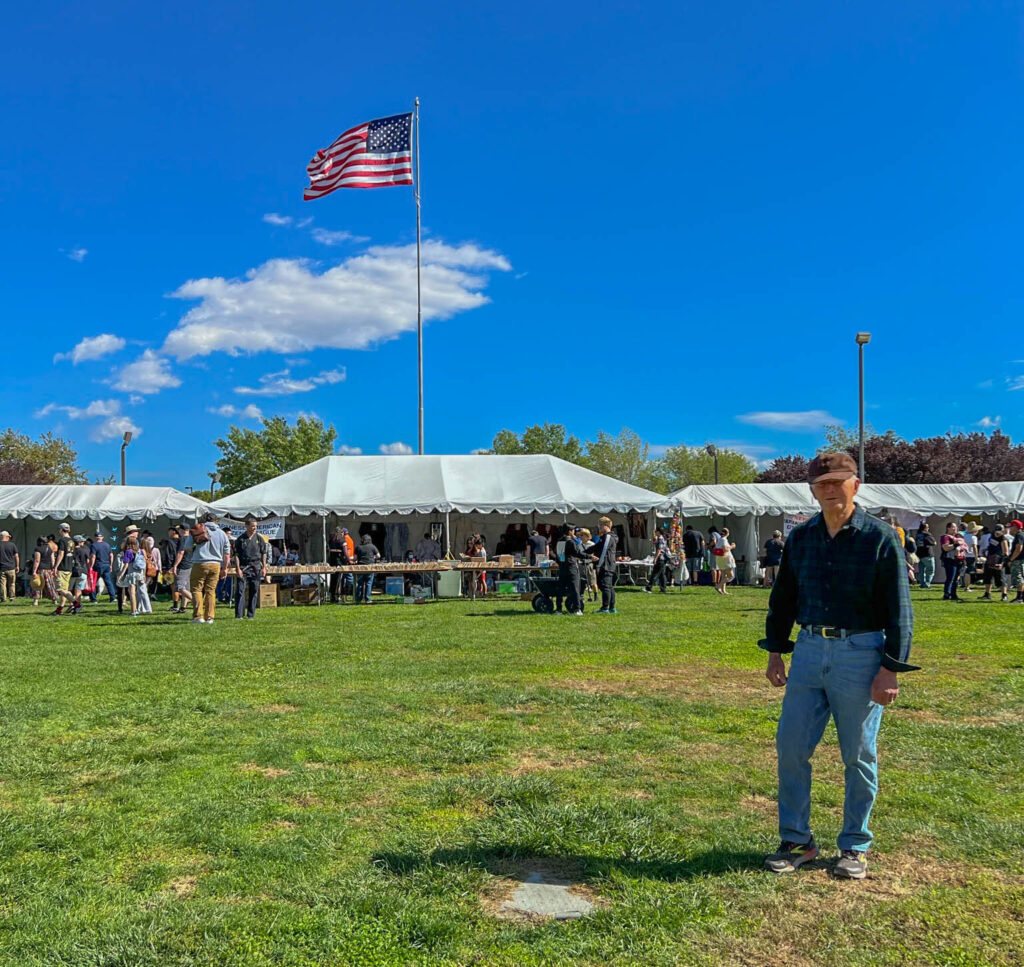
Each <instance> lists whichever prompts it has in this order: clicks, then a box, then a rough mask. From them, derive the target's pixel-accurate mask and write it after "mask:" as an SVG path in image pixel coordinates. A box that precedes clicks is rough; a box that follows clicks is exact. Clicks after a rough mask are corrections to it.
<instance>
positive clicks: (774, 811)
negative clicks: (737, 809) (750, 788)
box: [740, 793, 779, 816]
mask: <svg viewBox="0 0 1024 967" xmlns="http://www.w3.org/2000/svg"><path fill="white" fill-rule="evenodd" d="M740 805H741V806H742V807H743V808H744V809H749V810H751V811H753V812H755V813H759V814H760V815H762V816H776V815H778V809H779V805H778V803H777V802H776V801H775V800H774V799H770V798H769V797H768V796H759V795H757V794H756V793H755V794H754V795H752V796H744V797H743V798H742V799H741V800H740Z"/></svg>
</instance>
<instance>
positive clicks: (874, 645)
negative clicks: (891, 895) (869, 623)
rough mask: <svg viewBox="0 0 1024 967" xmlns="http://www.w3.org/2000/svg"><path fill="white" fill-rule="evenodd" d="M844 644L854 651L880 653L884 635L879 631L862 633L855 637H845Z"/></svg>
mask: <svg viewBox="0 0 1024 967" xmlns="http://www.w3.org/2000/svg"><path fill="white" fill-rule="evenodd" d="M846 642H847V644H848V645H849V646H850V647H851V648H852V649H853V650H854V651H881V650H882V646H883V645H884V644H885V635H883V634H882V632H881V631H862V632H860V633H859V634H856V635H847V638H846Z"/></svg>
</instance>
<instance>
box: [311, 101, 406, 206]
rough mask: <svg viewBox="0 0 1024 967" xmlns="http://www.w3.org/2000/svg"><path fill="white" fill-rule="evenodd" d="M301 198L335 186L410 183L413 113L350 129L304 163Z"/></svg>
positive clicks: (355, 186)
mask: <svg viewBox="0 0 1024 967" xmlns="http://www.w3.org/2000/svg"><path fill="white" fill-rule="evenodd" d="M306 171H307V172H309V187H308V188H307V189H306V190H305V191H304V192H303V194H302V198H303V201H312V200H313V199H314V198H323V196H324V195H329V194H330V193H331V192H332V191H334V190H335V189H336V188H384V187H386V186H388V185H411V184H412V112H410V113H408V114H395V115H393V116H392V117H389V118H377V120H375V121H366V122H365V123H363V124H357V125H356V126H355V127H354V128H349V129H348V130H347V131H346V132H345V133H344V134H342V135H340V136H339V137H338V139H337V140H336V141H335V142H334V144H332V145H331V146H330V147H329V148H322V149H321V150H319V151H317V153H316V154H315V155H313V159H312V160H311V161H310V162H309V164H308V165H306Z"/></svg>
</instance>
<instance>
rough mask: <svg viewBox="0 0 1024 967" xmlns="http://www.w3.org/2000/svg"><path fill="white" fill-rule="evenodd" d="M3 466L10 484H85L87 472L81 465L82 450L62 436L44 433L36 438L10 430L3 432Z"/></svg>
mask: <svg viewBox="0 0 1024 967" xmlns="http://www.w3.org/2000/svg"><path fill="white" fill-rule="evenodd" d="M0 466H3V467H4V470H3V474H4V476H5V477H6V478H9V479H6V480H4V482H6V483H24V484H33V483H35V484H84V483H88V482H89V481H88V479H87V478H86V476H85V473H84V472H83V471H82V470H81V469H80V468H79V466H78V452H77V451H76V450H75V448H74V447H73V446H72V445H71V444H70V443H69V442H68V441H67V440H65V439H63V438H62V437H58V436H54V435H53V434H52V433H44V434H43V435H42V436H41V437H40V438H39V439H38V440H33V439H32V438H31V437H29V436H27V435H26V434H24V433H16V432H15V431H14V430H13V429H10V428H8V429H6V430H4V432H3V433H0Z"/></svg>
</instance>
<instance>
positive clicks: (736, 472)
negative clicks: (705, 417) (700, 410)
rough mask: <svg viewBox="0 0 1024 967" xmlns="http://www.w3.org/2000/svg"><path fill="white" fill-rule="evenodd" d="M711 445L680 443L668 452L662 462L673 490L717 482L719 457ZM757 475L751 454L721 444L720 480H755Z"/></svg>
mask: <svg viewBox="0 0 1024 967" xmlns="http://www.w3.org/2000/svg"><path fill="white" fill-rule="evenodd" d="M707 448H708V444H705V445H704V446H702V447H688V446H686V445H685V444H680V445H679V446H677V447H669V448H668V450H666V451H665V456H664V457H663V458H662V460H661V464H662V466H663V468H664V475H665V478H666V480H667V486H668V489H669V490H679V489H680V488H681V487H689V486H690V485H691V484H710V483H714V482H715V458H714V457H713V456H712V455H711V454H710V453H708V449H707ZM756 477H757V466H756V465H755V464H754V462H753V461H752V460H751V459H750V458H749V457H746V456H744V455H743V454H742V453H740V452H739V451H738V450H730V449H728V448H726V447H718V482H719V483H724V484H726V483H751V482H752V481H753V480H754V479H755V478H756Z"/></svg>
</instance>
